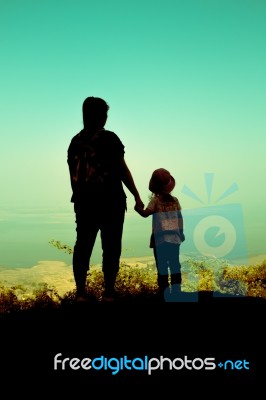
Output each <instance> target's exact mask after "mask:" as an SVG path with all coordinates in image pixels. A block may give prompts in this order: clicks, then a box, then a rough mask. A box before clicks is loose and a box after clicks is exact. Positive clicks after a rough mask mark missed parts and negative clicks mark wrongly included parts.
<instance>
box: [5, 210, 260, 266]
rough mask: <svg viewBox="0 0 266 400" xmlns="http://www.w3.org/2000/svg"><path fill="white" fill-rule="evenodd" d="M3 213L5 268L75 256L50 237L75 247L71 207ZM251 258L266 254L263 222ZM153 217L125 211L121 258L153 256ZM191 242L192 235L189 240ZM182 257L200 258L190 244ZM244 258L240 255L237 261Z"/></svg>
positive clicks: (251, 241)
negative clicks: (193, 251) (150, 243)
mask: <svg viewBox="0 0 266 400" xmlns="http://www.w3.org/2000/svg"><path fill="white" fill-rule="evenodd" d="M1 211H2V213H1V216H0V266H1V267H4V268H18V267H20V268H30V267H32V266H34V265H36V264H37V263H38V261H42V260H45V261H49V260H51V261H63V262H65V263H66V264H69V265H71V264H72V255H71V254H67V253H64V251H62V250H58V249H57V248H55V247H54V246H52V245H51V244H50V243H49V242H50V241H51V240H59V241H60V242H61V243H63V244H67V245H68V246H70V247H71V248H73V246H74V243H75V234H76V232H75V220H74V213H73V211H72V208H71V207H69V208H66V209H65V210H63V209H59V208H58V209H52V208H50V209H48V208H46V209H45V208H41V209H38V208H26V207H25V208H21V209H16V210H15V209H11V208H10V209H9V208H3V209H2V210H1ZM248 232H250V233H251V235H250V238H248V249H247V250H248V255H249V260H250V259H251V258H252V257H253V258H255V257H257V258H258V257H259V256H260V255H264V254H266V251H265V244H264V241H263V240H262V239H263V235H262V233H263V229H262V226H261V225H258V226H255V225H253V226H250V227H248ZM150 234H151V218H147V219H144V218H142V217H140V216H139V215H138V214H136V213H135V212H134V211H133V212H132V211H130V212H128V213H127V214H126V218H125V224H124V233H123V242H122V257H149V256H153V252H152V249H150V248H149V240H150ZM187 240H188V241H189V238H188V239H186V241H187ZM101 253H102V251H101V242H100V237H99V236H98V237H97V239H96V243H95V247H94V250H93V254H92V257H91V264H99V263H101ZM180 254H181V255H182V256H188V257H191V256H193V257H197V254H196V253H190V252H189V246H187V245H186V246H185V245H184V246H183V247H182V246H181V251H180ZM238 261H239V262H240V261H241V258H239V260H238Z"/></svg>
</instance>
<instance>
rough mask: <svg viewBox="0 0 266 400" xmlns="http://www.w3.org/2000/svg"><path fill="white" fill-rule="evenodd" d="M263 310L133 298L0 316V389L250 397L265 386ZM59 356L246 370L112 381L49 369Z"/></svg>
mask: <svg viewBox="0 0 266 400" xmlns="http://www.w3.org/2000/svg"><path fill="white" fill-rule="evenodd" d="M265 306H266V300H265V299H260V298H248V297H245V298H238V297H226V298H221V297H217V296H212V297H210V296H209V297H208V296H205V297H204V294H203V295H201V297H200V298H199V301H198V302H189V301H188V302H182V303H178V302H174V303H163V304H161V303H159V302H157V301H146V302H145V301H138V299H132V301H124V302H122V301H121V302H118V303H117V304H115V303H99V302H98V303H96V302H91V303H89V304H86V305H85V304H74V305H69V306H66V307H61V308H58V309H51V310H49V309H40V310H30V311H21V312H18V313H17V314H15V313H14V314H12V315H5V316H1V317H0V324H1V334H0V337H1V370H0V376H1V384H2V386H1V387H3V384H4V383H7V384H8V388H12V387H13V385H14V387H16V386H17V387H19V388H20V389H21V393H23V392H25V391H26V392H27V391H29V390H30V389H31V388H33V386H32V385H33V383H36V384H37V386H38V388H39V389H38V393H39V394H40V391H42V390H47V389H48V388H49V390H50V389H51V390H55V387H57V388H59V390H66V389H67V390H68V388H69V389H71V388H77V387H79V388H82V390H84V391H85V392H84V393H90V388H91V387H92V386H95V385H97V386H98V387H99V391H101V389H102V388H103V387H105V388H106V387H107V385H108V386H109V385H110V387H116V388H117V387H118V386H119V387H121V388H122V387H124V385H125V384H126V385H127V386H128V385H130V384H134V386H135V388H139V390H140V386H142V385H144V384H145V386H147V385H148V386H149V388H150V389H155V390H156V391H157V388H158V390H159V387H160V388H162V387H164V388H165V389H164V390H165V391H166V392H165V394H166V395H167V394H168V395H170V394H172V395H174V393H175V392H176V393H179V390H180V388H181V386H182V388H183V389H184V390H185V391H188V393H191V390H192V389H194V390H195V389H196V390H198V391H199V393H205V392H206V391H207V392H209V391H211V392H212V393H213V397H212V398H216V397H217V395H218V393H219V392H220V391H221V390H223V389H226V390H229V391H230V392H231V390H233V389H237V390H238V391H239V390H243V389H245V388H246V387H249V388H252V390H253V391H255V390H257V389H258V388H259V387H260V386H261V385H263V384H264V381H265V379H266V368H265V363H264V359H265V356H266V351H265V343H266V336H265V332H266V329H265V315H266V313H265V311H266V307H265ZM58 353H62V356H61V358H66V357H69V358H74V357H75V358H79V359H83V358H87V357H88V358H91V359H92V358H95V357H100V356H104V357H107V358H111V357H116V358H121V357H123V356H127V357H128V358H129V359H134V358H144V357H145V356H148V358H149V359H150V358H152V357H156V358H160V356H164V357H168V358H170V359H171V360H173V359H175V358H182V359H184V357H185V356H187V357H188V358H189V359H191V360H193V359H195V358H202V359H205V358H207V357H212V358H215V363H216V365H217V364H218V363H220V362H221V363H223V364H224V362H225V361H226V360H232V361H234V362H235V361H237V360H240V361H242V362H243V361H244V360H246V362H249V364H248V366H249V369H245V368H242V369H236V368H234V370H231V369H230V368H229V369H227V370H224V369H223V368H219V367H218V366H217V367H216V368H215V370H209V371H208V370H205V369H201V370H196V369H193V370H188V369H186V368H183V369H182V370H172V371H169V370H168V368H166V367H165V369H164V370H159V369H158V370H155V371H153V372H152V374H151V375H148V373H147V371H146V370H145V371H139V370H125V369H124V370H122V371H120V372H118V374H116V375H112V372H111V370H106V371H103V370H100V371H95V370H94V371H92V370H89V371H88V370H87V371H86V370H81V369H79V370H72V369H70V368H69V367H67V368H66V369H65V370H54V367H53V365H54V364H53V362H54V356H55V355H56V354H58ZM240 364H241V363H240ZM179 365H180V364H179ZM241 365H242V366H243V364H241ZM246 365H247V364H246ZM263 375H264V380H263V379H262V376H263ZM165 384H166V386H164V385H165ZM77 385H78V386H77ZM211 387H213V389H211ZM52 388H53V389H52ZM86 390H87V392H86ZM260 390H262V389H260ZM263 390H264V391H262V392H261V393H265V386H264V389H263ZM216 392H217V393H216ZM238 393H240V392H238ZM61 394H62V393H61ZM86 397H91V396H86ZM126 397H127V396H126ZM174 397H175V398H177V397H179V395H178V396H177V395H176V396H174ZM51 398H53V397H51ZM100 398H101V397H100ZM188 398H191V397H188ZM205 398H206V396H205ZM228 398H233V397H228ZM254 398H258V397H254Z"/></svg>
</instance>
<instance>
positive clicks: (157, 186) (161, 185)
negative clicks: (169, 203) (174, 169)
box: [149, 168, 175, 194]
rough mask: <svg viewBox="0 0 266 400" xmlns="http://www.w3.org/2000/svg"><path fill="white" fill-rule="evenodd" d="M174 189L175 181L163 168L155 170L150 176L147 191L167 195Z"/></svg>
mask: <svg viewBox="0 0 266 400" xmlns="http://www.w3.org/2000/svg"><path fill="white" fill-rule="evenodd" d="M174 187H175V179H174V178H173V177H172V175H171V174H170V172H169V171H167V170H166V169H164V168H158V169H156V170H155V171H154V172H153V173H152V176H151V179H150V183H149V190H150V191H151V192H152V193H155V194H169V193H171V192H172V190H173V189H174Z"/></svg>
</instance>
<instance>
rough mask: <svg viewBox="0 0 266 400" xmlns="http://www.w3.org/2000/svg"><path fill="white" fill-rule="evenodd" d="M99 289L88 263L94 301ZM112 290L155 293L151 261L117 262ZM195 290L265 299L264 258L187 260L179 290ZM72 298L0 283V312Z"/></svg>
mask: <svg viewBox="0 0 266 400" xmlns="http://www.w3.org/2000/svg"><path fill="white" fill-rule="evenodd" d="M67 251H69V250H67ZM102 290H103V273H102V271H101V268H99V267H92V268H91V269H90V271H89V273H88V276H87V291H88V294H89V296H90V297H91V298H92V299H94V301H96V302H97V301H100V299H101V295H102ZM116 290H117V291H118V293H119V294H120V298H121V300H122V301H123V300H124V301H127V300H129V299H130V300H133V301H136V302H147V301H153V300H154V299H156V298H157V294H158V286H157V271H156V268H155V265H148V266H147V267H138V266H136V267H132V266H128V265H127V264H126V263H125V262H121V264H120V270H119V273H118V276H117V281H116ZM197 291H199V292H218V293H221V294H225V295H230V296H231V295H233V296H247V297H257V298H263V299H266V260H265V261H264V262H262V263H261V264H257V265H253V266H230V265H227V264H226V263H224V264H219V266H218V267H217V265H215V262H214V261H213V260H208V259H203V260H193V259H190V260H187V261H186V263H185V265H184V267H183V266H182V292H187V293H190V292H197ZM74 300H75V291H74V290H73V291H70V292H67V293H65V294H64V295H63V296H62V295H61V296H60V295H59V294H58V292H57V290H56V288H55V287H49V286H48V285H47V284H40V285H39V286H37V287H36V288H35V289H34V291H33V293H32V294H31V295H29V294H28V293H27V289H26V288H24V287H23V286H22V285H14V286H12V287H6V286H5V284H4V283H2V284H1V283H0V314H10V313H13V312H18V311H23V310H29V309H35V310H36V309H37V310H38V309H53V308H60V307H64V306H71V305H72V304H73V303H74Z"/></svg>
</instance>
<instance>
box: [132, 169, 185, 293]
mask: <svg viewBox="0 0 266 400" xmlns="http://www.w3.org/2000/svg"><path fill="white" fill-rule="evenodd" d="M174 187H175V179H174V178H173V177H172V176H171V174H170V172H169V171H167V170H166V169H164V168H159V169H156V170H155V171H154V172H153V174H152V176H151V179H150V182H149V190H150V191H151V192H152V197H151V200H150V202H149V204H148V205H147V208H146V209H141V208H140V207H138V206H135V210H136V211H137V212H138V213H139V214H140V215H141V216H142V217H144V218H146V217H148V216H149V215H152V217H153V218H152V234H151V239H150V248H153V252H154V258H155V262H156V267H157V272H158V286H159V292H160V295H161V296H162V299H164V300H165V295H167V294H166V290H168V291H170V288H171V295H173V298H174V296H175V295H178V293H179V292H180V291H181V283H182V276H181V265H180V261H179V250H180V244H181V243H182V242H183V241H184V240H185V235H184V231H183V217H182V213H181V206H180V203H179V200H178V199H177V198H176V197H174V196H172V195H171V192H172V190H173V189H174ZM169 281H170V282H169ZM169 283H170V285H169ZM167 297H168V296H167Z"/></svg>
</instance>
